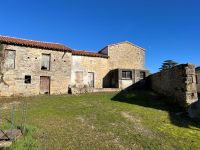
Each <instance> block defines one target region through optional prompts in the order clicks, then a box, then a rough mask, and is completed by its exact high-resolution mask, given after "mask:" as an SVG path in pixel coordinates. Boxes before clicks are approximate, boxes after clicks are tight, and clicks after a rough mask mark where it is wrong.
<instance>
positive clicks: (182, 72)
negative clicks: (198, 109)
mask: <svg viewBox="0 0 200 150" xmlns="http://www.w3.org/2000/svg"><path fill="white" fill-rule="evenodd" d="M149 82H150V86H151V88H152V89H153V90H154V91H156V92H157V93H160V94H163V95H165V96H168V97H170V98H169V100H170V101H171V102H175V103H178V104H179V105H180V106H181V107H186V106H188V105H189V104H191V103H193V102H194V101H197V99H198V98H197V89H196V79H195V66H194V65H190V64H182V65H178V66H175V67H173V68H171V69H168V70H164V71H161V72H159V73H156V74H152V75H150V76H149Z"/></svg>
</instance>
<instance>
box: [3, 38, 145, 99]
mask: <svg viewBox="0 0 200 150" xmlns="http://www.w3.org/2000/svg"><path fill="white" fill-rule="evenodd" d="M0 44H1V45H0V63H1V67H0V96H31V95H38V94H67V93H68V92H69V91H70V90H71V89H90V90H91V91H101V90H102V89H104V90H106V89H107V90H111V89H114V90H121V89H124V88H126V87H128V86H130V85H132V84H134V83H137V82H138V81H140V80H142V79H144V78H145V77H146V76H147V75H148V71H147V70H146V69H145V50H144V49H143V48H141V47H139V46H137V45H134V44H132V43H130V42H127V41H125V42H121V43H117V44H112V45H108V46H106V47H105V48H103V49H101V50H100V51H99V52H97V53H95V52H89V51H84V50H74V49H72V48H69V47H67V46H65V45H63V44H58V43H49V42H41V41H33V40H26V39H20V38H13V37H7V36H0Z"/></svg>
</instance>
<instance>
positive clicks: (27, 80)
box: [24, 75, 31, 84]
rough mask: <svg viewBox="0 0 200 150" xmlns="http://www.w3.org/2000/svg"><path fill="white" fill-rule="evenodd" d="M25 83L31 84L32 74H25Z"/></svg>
mask: <svg viewBox="0 0 200 150" xmlns="http://www.w3.org/2000/svg"><path fill="white" fill-rule="evenodd" d="M24 83H26V84H31V76H30V75H25V78H24Z"/></svg>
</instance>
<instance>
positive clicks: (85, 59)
mask: <svg viewBox="0 0 200 150" xmlns="http://www.w3.org/2000/svg"><path fill="white" fill-rule="evenodd" d="M76 71H82V72H83V83H82V84H83V85H88V72H93V73H94V87H95V88H103V78H104V77H105V76H106V74H107V73H108V72H109V68H108V58H101V57H89V56H76V55H73V56H72V73H71V85H74V84H76V81H75V80H76V79H75V78H76V77H75V72H76Z"/></svg>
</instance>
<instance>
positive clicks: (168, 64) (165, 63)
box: [159, 60, 178, 71]
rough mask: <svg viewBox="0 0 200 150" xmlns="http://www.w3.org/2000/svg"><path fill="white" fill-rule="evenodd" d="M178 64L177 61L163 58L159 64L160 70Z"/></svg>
mask: <svg viewBox="0 0 200 150" xmlns="http://www.w3.org/2000/svg"><path fill="white" fill-rule="evenodd" d="M176 65H178V63H177V62H175V61H173V60H165V61H164V62H163V64H162V66H161V68H159V69H160V71H162V70H166V69H170V68H173V67H174V66H176Z"/></svg>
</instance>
